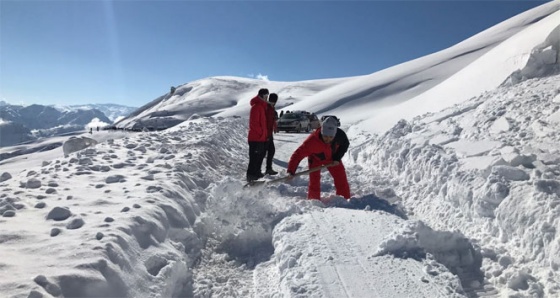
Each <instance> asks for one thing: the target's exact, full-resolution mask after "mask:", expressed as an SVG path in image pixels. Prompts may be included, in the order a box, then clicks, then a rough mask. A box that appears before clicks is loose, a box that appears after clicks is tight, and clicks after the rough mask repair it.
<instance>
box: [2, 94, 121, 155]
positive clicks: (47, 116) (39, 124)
mask: <svg viewBox="0 0 560 298" xmlns="http://www.w3.org/2000/svg"><path fill="white" fill-rule="evenodd" d="M0 119H2V123H0V147H4V146H10V145H14V144H17V143H20V142H25V141H30V140H34V139H36V138H38V137H50V136H55V135H59V134H62V133H68V132H73V131H78V130H84V129H85V126H86V125H87V124H89V123H90V122H92V120H94V119H98V121H100V122H104V123H107V124H109V123H111V120H109V119H108V118H107V117H106V116H105V115H104V114H103V113H102V112H100V111H99V110H96V109H73V110H60V109H57V108H54V107H51V106H43V105H36V104H34V105H29V106H20V105H9V104H7V105H3V106H0Z"/></svg>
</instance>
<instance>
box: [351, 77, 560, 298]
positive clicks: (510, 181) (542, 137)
mask: <svg viewBox="0 0 560 298" xmlns="http://www.w3.org/2000/svg"><path fill="white" fill-rule="evenodd" d="M557 86H560V76H558V75H556V76H552V77H547V78H541V79H533V80H527V81H524V82H522V83H520V84H518V85H514V86H511V87H507V88H498V89H497V90H495V91H493V92H487V93H485V94H483V95H480V96H478V97H476V98H472V99H471V100H469V101H467V102H465V103H463V104H460V105H457V106H455V107H453V108H450V109H447V110H444V111H442V112H440V113H436V114H427V115H424V116H422V117H418V118H415V119H414V120H413V121H412V122H410V123H409V122H406V121H401V122H399V123H398V124H397V125H396V126H395V127H393V128H392V129H391V130H390V131H388V132H387V133H386V134H384V135H382V136H379V137H377V138H374V139H373V140H371V141H369V142H366V143H365V144H363V145H362V146H360V148H359V149H358V148H356V149H354V151H353V152H352V156H353V165H354V166H355V167H357V168H358V169H361V171H362V174H361V175H358V177H364V179H368V178H369V177H371V176H383V177H385V180H383V179H380V180H379V181H380V182H382V184H381V185H377V186H376V189H377V190H378V193H379V194H380V195H381V196H384V193H388V195H387V196H388V197H393V198H392V199H395V198H394V196H395V195H396V196H397V197H400V199H401V200H402V202H401V203H402V205H403V206H405V208H406V209H407V211H408V212H409V216H412V217H413V218H420V219H422V220H423V221H425V222H427V223H428V224H429V225H430V226H432V227H434V228H438V229H442V230H458V231H461V232H463V233H464V234H465V235H467V236H468V237H470V238H472V239H473V240H474V241H475V242H476V243H478V244H479V245H480V246H481V247H482V251H483V256H484V257H485V258H484V265H483V270H484V271H485V274H486V277H487V278H488V279H489V280H490V281H491V282H492V283H493V284H494V285H495V286H497V287H500V288H506V290H509V291H511V292H521V293H525V294H526V295H530V296H532V297H542V296H554V295H557V294H558V293H559V291H560V288H559V285H560V279H559V278H558V277H557V275H556V274H555V272H556V271H557V270H558V268H559V259H558V256H559V255H560V238H559V237H558V236H557V233H556V231H557V230H559V229H560V220H559V218H560V217H559V215H560V207H559V206H560V151H559V149H558V143H559V142H560V134H559V131H560V118H559V113H560V112H559V110H560V101H559V100H558V96H560V95H559V93H560V90H559V89H558V87H557ZM363 182H364V183H365V182H367V181H365V180H364V181H363ZM387 189H394V193H393V192H390V191H389V192H387V191H386V190H387ZM382 190H385V192H383V191H382ZM397 199H399V198H397Z"/></svg>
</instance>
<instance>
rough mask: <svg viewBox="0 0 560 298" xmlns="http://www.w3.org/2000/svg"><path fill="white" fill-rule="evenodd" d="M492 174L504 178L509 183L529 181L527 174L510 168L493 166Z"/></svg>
mask: <svg viewBox="0 0 560 298" xmlns="http://www.w3.org/2000/svg"><path fill="white" fill-rule="evenodd" d="M492 174H494V175H497V176H501V177H504V178H505V179H506V180H510V181H526V180H529V179H530V176H529V174H527V173H526V172H525V171H523V170H522V169H518V168H514V167H510V166H494V167H492Z"/></svg>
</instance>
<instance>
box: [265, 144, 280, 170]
mask: <svg viewBox="0 0 560 298" xmlns="http://www.w3.org/2000/svg"><path fill="white" fill-rule="evenodd" d="M274 153H276V148H275V147H274V140H273V139H272V138H271V139H270V141H268V146H267V152H266V173H267V174H269V175H276V174H278V172H276V171H274V170H273V169H272V161H273V158H274Z"/></svg>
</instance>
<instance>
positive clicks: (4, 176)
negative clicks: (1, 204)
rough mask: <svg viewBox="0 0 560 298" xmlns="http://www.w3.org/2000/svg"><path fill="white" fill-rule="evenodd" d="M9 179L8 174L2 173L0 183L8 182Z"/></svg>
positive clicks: (10, 177) (10, 176)
mask: <svg viewBox="0 0 560 298" xmlns="http://www.w3.org/2000/svg"><path fill="white" fill-rule="evenodd" d="M10 179H12V175H10V173H8V172H4V173H2V175H1V176H0V182H4V181H6V180H10Z"/></svg>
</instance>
